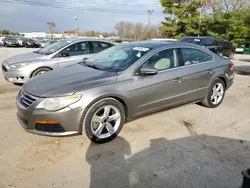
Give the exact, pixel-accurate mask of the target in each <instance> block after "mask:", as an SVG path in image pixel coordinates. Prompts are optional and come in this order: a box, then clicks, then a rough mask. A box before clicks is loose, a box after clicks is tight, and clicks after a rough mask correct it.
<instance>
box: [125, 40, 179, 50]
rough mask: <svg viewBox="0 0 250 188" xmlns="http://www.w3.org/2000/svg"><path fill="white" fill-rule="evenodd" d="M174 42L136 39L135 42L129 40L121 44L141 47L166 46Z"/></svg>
mask: <svg viewBox="0 0 250 188" xmlns="http://www.w3.org/2000/svg"><path fill="white" fill-rule="evenodd" d="M173 43H175V42H165V41H164V42H163V41H136V42H129V43H124V44H121V45H123V46H137V47H143V48H151V49H153V48H159V47H163V46H167V45H170V44H173Z"/></svg>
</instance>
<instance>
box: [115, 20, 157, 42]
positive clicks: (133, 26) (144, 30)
mask: <svg viewBox="0 0 250 188" xmlns="http://www.w3.org/2000/svg"><path fill="white" fill-rule="evenodd" d="M115 30H116V32H117V35H118V36H119V37H120V38H121V39H124V40H145V39H147V37H148V30H150V37H151V38H157V37H160V35H161V33H160V28H159V25H151V27H150V28H148V26H147V25H145V24H143V23H131V22H124V21H123V22H120V23H118V24H116V25H115Z"/></svg>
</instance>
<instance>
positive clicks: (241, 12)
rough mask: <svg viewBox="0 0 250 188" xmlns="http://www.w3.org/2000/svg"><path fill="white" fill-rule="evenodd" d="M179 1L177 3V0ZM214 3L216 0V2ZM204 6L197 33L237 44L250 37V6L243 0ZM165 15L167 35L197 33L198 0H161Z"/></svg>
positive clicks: (195, 34)
mask: <svg viewBox="0 0 250 188" xmlns="http://www.w3.org/2000/svg"><path fill="white" fill-rule="evenodd" d="M176 2H178V3H176ZM205 2H207V1H203V3H205ZM215 2H216V1H215ZM218 2H219V3H214V4H213V6H211V5H210V6H205V7H204V8H205V9H204V12H203V15H202V17H201V22H200V23H201V24H200V35H201V36H213V37H215V38H218V39H227V40H230V41H232V42H233V43H234V44H236V45H237V46H238V45H240V44H242V43H244V41H245V40H246V39H250V7H249V3H247V2H248V1H245V0H237V1H233V0H224V1H223V2H224V4H221V3H220V2H222V1H218ZM161 4H162V6H163V7H164V13H165V14H166V18H165V21H164V22H162V26H161V29H162V32H163V35H164V36H166V37H171V38H180V37H182V36H198V35H199V19H200V10H201V8H202V4H201V1H200V0H193V1H191V0H190V1H188V0H179V1H177V0H161Z"/></svg>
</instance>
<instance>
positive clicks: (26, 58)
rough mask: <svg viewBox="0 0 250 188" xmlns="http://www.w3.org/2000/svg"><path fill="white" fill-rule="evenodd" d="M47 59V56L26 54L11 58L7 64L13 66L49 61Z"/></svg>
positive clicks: (7, 60) (32, 53)
mask: <svg viewBox="0 0 250 188" xmlns="http://www.w3.org/2000/svg"><path fill="white" fill-rule="evenodd" d="M47 57H48V56H46V55H42V54H37V53H34V52H30V53H25V54H21V55H16V56H13V57H10V58H8V59H6V60H5V62H6V63H7V64H9V65H11V64H14V63H21V62H30V61H37V60H42V59H47Z"/></svg>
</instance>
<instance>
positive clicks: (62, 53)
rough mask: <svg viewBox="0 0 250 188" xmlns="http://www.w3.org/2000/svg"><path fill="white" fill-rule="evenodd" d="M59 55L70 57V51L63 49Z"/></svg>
mask: <svg viewBox="0 0 250 188" xmlns="http://www.w3.org/2000/svg"><path fill="white" fill-rule="evenodd" d="M59 56H60V57H69V52H65V51H63V52H61V53H60V55H59Z"/></svg>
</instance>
